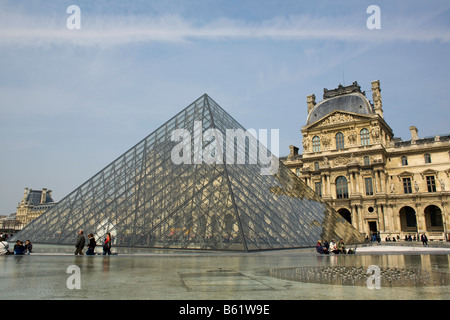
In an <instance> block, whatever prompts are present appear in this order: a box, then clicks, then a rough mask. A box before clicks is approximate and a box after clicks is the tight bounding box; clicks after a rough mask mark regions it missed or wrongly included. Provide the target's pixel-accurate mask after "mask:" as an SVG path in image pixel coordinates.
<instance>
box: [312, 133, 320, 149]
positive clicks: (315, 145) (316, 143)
mask: <svg viewBox="0 0 450 320" xmlns="http://www.w3.org/2000/svg"><path fill="white" fill-rule="evenodd" d="M312 145H313V152H320V138H319V137H318V136H315V137H314V138H313V139H312Z"/></svg>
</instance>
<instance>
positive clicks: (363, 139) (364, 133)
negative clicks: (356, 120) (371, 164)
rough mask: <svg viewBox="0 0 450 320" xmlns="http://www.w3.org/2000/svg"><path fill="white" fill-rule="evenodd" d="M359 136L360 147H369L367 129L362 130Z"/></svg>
mask: <svg viewBox="0 0 450 320" xmlns="http://www.w3.org/2000/svg"><path fill="white" fill-rule="evenodd" d="M359 136H360V139H361V145H362V146H369V145H370V132H369V129H367V128H363V129H361V131H360V132H359Z"/></svg>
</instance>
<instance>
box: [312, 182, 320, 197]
mask: <svg viewBox="0 0 450 320" xmlns="http://www.w3.org/2000/svg"><path fill="white" fill-rule="evenodd" d="M314 187H315V189H316V193H317V195H318V196H319V197H321V196H322V182H316V183H315V184H314Z"/></svg>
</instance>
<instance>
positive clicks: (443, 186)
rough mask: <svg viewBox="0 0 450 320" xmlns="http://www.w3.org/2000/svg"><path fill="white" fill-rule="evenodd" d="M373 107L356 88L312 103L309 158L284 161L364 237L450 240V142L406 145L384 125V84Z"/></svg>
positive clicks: (414, 137)
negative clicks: (376, 234) (382, 91)
mask: <svg viewBox="0 0 450 320" xmlns="http://www.w3.org/2000/svg"><path fill="white" fill-rule="evenodd" d="M372 94H373V96H372V99H373V104H372V103H371V102H370V101H369V100H368V99H367V98H366V96H365V93H364V92H361V91H360V87H359V86H358V84H357V82H354V83H353V84H352V85H351V86H348V87H342V86H339V87H338V88H337V89H334V90H327V89H324V99H323V101H321V102H320V103H318V104H316V101H315V96H314V95H310V96H308V97H307V110H308V119H307V124H306V125H305V126H303V127H302V129H301V132H302V135H303V141H302V144H303V154H299V153H298V148H296V147H294V146H291V147H290V149H291V152H290V154H289V156H288V157H286V158H282V159H281V160H282V161H283V162H284V164H285V165H287V166H288V167H289V168H291V170H292V171H293V172H294V173H296V174H297V175H298V176H299V177H300V178H302V179H303V180H304V181H305V182H306V183H307V184H308V185H309V186H310V187H311V188H312V189H313V190H315V191H316V192H317V193H318V194H319V195H321V197H322V198H323V199H325V200H327V201H328V202H329V203H330V204H331V205H332V206H333V207H334V209H335V210H336V211H338V212H339V213H341V215H342V216H344V217H345V218H346V219H347V220H348V221H349V222H350V223H352V225H353V226H354V227H356V228H357V229H358V230H359V231H360V232H361V233H363V234H366V235H371V234H372V233H375V232H379V233H380V235H381V238H382V239H383V240H385V239H386V238H387V237H389V238H393V237H400V238H401V239H404V237H405V236H408V235H411V236H412V237H414V236H416V237H417V236H419V235H421V234H422V233H425V234H426V235H427V236H428V238H429V239H430V240H443V239H448V238H449V231H448V226H449V224H450V212H449V211H450V210H449V205H450V204H449V203H448V199H449V194H450V179H449V172H450V135H446V136H435V137H431V138H419V136H418V130H417V128H416V127H414V126H411V127H410V130H411V139H410V140H408V141H402V139H400V138H396V137H394V134H393V131H392V129H391V128H390V126H389V125H388V124H387V123H386V121H385V120H384V118H383V110H382V101H381V89H380V81H373V82H372Z"/></svg>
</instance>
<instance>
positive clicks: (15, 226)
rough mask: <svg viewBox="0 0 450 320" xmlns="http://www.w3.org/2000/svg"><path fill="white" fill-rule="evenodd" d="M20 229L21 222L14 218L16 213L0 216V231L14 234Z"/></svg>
mask: <svg viewBox="0 0 450 320" xmlns="http://www.w3.org/2000/svg"><path fill="white" fill-rule="evenodd" d="M20 230H22V223H21V222H20V221H19V220H17V219H16V213H11V214H10V215H9V216H3V215H2V216H0V233H6V234H14V233H16V232H18V231H20Z"/></svg>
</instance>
